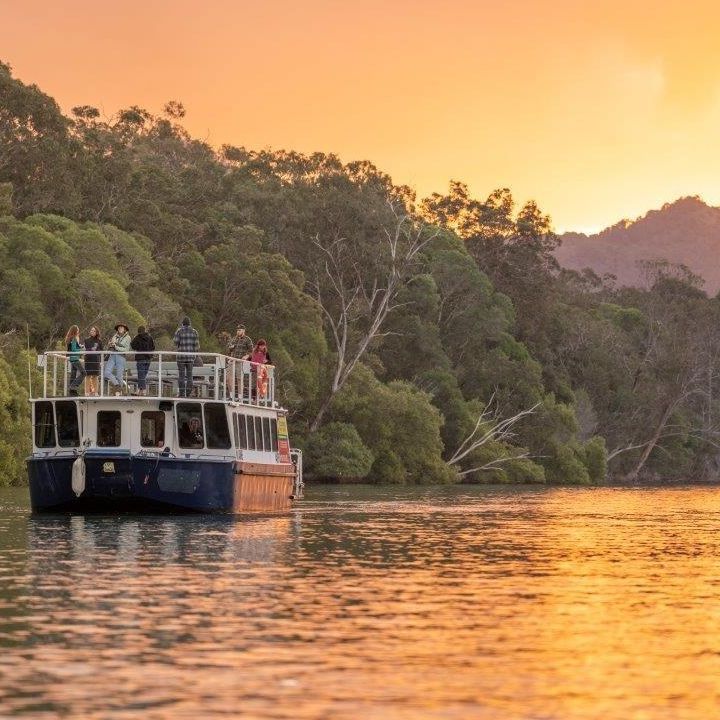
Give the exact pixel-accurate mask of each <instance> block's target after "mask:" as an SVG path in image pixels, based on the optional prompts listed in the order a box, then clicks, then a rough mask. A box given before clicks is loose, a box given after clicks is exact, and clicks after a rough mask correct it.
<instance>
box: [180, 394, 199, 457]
mask: <svg viewBox="0 0 720 720" xmlns="http://www.w3.org/2000/svg"><path fill="white" fill-rule="evenodd" d="M176 407H177V423H178V428H179V429H178V439H179V440H180V447H181V448H191V449H193V450H198V449H200V448H202V447H204V446H205V440H204V436H203V423H202V409H201V407H200V405H199V404H198V403H178V404H177V406H176Z"/></svg>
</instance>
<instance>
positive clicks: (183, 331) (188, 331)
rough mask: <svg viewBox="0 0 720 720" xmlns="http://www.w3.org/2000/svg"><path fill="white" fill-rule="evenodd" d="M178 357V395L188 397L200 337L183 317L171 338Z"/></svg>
mask: <svg viewBox="0 0 720 720" xmlns="http://www.w3.org/2000/svg"><path fill="white" fill-rule="evenodd" d="M173 342H174V343H175V347H176V348H177V351H178V355H177V356H176V361H177V366H178V395H179V396H180V397H190V395H191V394H192V388H193V376H192V371H193V365H194V363H195V357H196V355H195V353H198V352H200V336H199V335H198V332H197V330H195V328H194V327H193V326H192V325H191V324H190V318H189V317H187V316H185V317H184V318H183V320H182V324H181V325H180V327H179V328H178V329H177V330H176V331H175V337H174V338H173Z"/></svg>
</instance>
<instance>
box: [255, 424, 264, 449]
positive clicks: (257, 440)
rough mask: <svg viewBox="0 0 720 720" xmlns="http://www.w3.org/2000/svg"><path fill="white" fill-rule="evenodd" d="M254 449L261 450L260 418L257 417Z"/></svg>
mask: <svg viewBox="0 0 720 720" xmlns="http://www.w3.org/2000/svg"><path fill="white" fill-rule="evenodd" d="M255 449H256V450H262V449H263V441H262V418H259V417H256V418H255Z"/></svg>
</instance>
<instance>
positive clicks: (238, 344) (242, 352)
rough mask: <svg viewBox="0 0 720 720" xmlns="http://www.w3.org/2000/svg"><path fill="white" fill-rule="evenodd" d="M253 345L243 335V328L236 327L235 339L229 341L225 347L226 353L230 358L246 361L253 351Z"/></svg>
mask: <svg viewBox="0 0 720 720" xmlns="http://www.w3.org/2000/svg"><path fill="white" fill-rule="evenodd" d="M254 347H255V343H253V341H252V339H251V338H250V337H249V336H248V335H246V334H245V326H244V325H238V326H237V330H236V331H235V337H233V338H231V339H230V342H229V343H228V346H227V352H228V355H229V356H230V357H233V358H236V359H237V360H247V359H248V358H249V357H250V353H251V352H252V351H253V348H254Z"/></svg>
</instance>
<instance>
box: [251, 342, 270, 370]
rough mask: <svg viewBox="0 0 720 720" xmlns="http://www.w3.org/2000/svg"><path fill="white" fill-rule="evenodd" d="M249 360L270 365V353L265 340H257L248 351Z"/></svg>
mask: <svg viewBox="0 0 720 720" xmlns="http://www.w3.org/2000/svg"><path fill="white" fill-rule="evenodd" d="M249 360H250V362H252V363H257V364H258V365H272V364H273V362H272V360H271V359H270V353H269V352H268V348H267V342H266V341H265V340H258V342H257V345H256V346H255V347H254V348H253V351H252V353H250V358H249Z"/></svg>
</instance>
